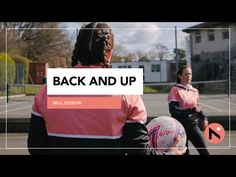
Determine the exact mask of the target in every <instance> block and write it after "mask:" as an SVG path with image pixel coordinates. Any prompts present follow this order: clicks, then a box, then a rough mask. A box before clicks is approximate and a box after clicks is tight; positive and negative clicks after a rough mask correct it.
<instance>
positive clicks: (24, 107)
mask: <svg viewBox="0 0 236 177" xmlns="http://www.w3.org/2000/svg"><path fill="white" fill-rule="evenodd" d="M30 107H32V105H30V106H23V107H20V108H16V109H11V110H7V113H8V112H12V111H18V110H22V109H26V108H30ZM5 112H6V111H1V112H0V114H1V113H5Z"/></svg>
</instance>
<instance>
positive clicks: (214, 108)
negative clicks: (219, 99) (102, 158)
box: [199, 103, 223, 112]
mask: <svg viewBox="0 0 236 177" xmlns="http://www.w3.org/2000/svg"><path fill="white" fill-rule="evenodd" d="M199 104H200V105H201V106H204V107H207V108H209V109H212V110H214V111H217V112H223V111H222V110H219V109H217V108H216V107H213V106H208V105H206V104H203V103H199Z"/></svg>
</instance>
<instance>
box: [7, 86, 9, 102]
mask: <svg viewBox="0 0 236 177" xmlns="http://www.w3.org/2000/svg"><path fill="white" fill-rule="evenodd" d="M8 101H9V85H8V84H7V103H8Z"/></svg>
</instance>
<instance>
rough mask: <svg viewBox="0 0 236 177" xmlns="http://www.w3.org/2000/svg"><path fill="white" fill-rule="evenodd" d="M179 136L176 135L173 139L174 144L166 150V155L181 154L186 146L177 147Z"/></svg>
mask: <svg viewBox="0 0 236 177" xmlns="http://www.w3.org/2000/svg"><path fill="white" fill-rule="evenodd" d="M180 139H181V137H180V136H179V137H177V138H176V139H175V140H174V141H175V144H174V145H173V146H172V147H171V148H170V149H169V150H168V151H167V155H183V154H184V153H185V152H186V150H187V147H183V148H179V147H177V144H178V142H179V141H180Z"/></svg>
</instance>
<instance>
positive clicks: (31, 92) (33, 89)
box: [25, 84, 41, 95]
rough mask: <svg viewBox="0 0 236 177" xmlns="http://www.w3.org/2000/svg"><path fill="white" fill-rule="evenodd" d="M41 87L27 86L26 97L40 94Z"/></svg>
mask: <svg viewBox="0 0 236 177" xmlns="http://www.w3.org/2000/svg"><path fill="white" fill-rule="evenodd" d="M40 87H41V85H29V84H27V85H25V94H26V95H35V94H36V93H38V92H39V89H40Z"/></svg>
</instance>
